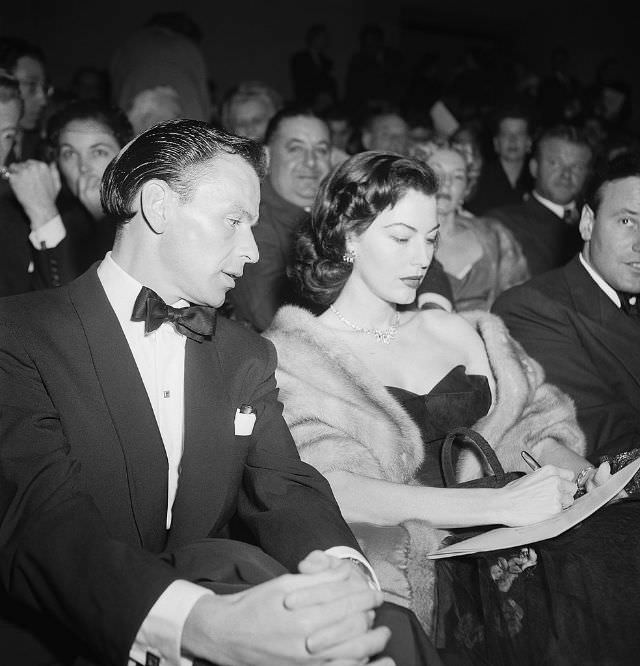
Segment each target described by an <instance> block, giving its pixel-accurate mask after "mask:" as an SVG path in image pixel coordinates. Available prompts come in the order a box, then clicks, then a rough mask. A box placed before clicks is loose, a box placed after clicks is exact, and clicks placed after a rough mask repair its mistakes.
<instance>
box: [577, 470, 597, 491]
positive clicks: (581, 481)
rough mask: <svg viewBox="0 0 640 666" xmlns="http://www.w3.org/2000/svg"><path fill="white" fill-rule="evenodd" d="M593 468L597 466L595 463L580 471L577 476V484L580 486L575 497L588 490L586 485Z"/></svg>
mask: <svg viewBox="0 0 640 666" xmlns="http://www.w3.org/2000/svg"><path fill="white" fill-rule="evenodd" d="M592 469H595V467H594V466H593V465H589V466H588V467H585V468H583V469H581V470H580V471H579V472H578V475H577V476H576V486H577V487H578V492H577V493H576V494H575V497H581V496H582V495H584V494H585V493H586V492H587V489H586V487H585V486H586V483H587V479H588V478H589V473H590V472H591V470H592Z"/></svg>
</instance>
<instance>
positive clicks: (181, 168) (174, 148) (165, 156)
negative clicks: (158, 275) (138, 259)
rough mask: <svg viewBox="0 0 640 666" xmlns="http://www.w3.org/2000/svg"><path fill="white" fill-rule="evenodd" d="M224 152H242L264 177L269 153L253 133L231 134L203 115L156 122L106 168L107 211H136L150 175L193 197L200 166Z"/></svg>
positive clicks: (103, 193) (121, 214)
mask: <svg viewBox="0 0 640 666" xmlns="http://www.w3.org/2000/svg"><path fill="white" fill-rule="evenodd" d="M221 155H238V157H241V158H242V159H243V160H245V161H246V162H247V164H249V166H251V167H252V168H253V169H254V170H255V172H256V173H257V175H258V178H260V179H262V178H263V177H264V173H265V154H264V149H263V148H262V146H261V145H260V144H259V143H257V142H256V141H252V140H251V139H244V138H242V137H238V136H234V135H233V134H228V133H227V132H224V131H223V130H220V129H215V128H213V127H211V126H210V125H209V124H207V123H206V122H203V121H200V120H183V119H180V120H169V121H167V122H163V123H159V124H158V125H154V126H153V127H151V128H150V129H148V130H147V131H146V132H143V133H142V134H140V135H138V136H137V137H136V138H135V139H134V140H133V141H132V142H131V143H129V144H128V145H127V146H125V147H124V148H123V149H122V150H121V151H120V153H119V154H118V156H117V157H115V158H114V159H113V160H112V162H111V163H110V164H109V166H108V167H107V168H106V170H105V172H104V176H103V178H102V187H101V190H100V198H101V201H102V208H103V209H104V211H105V213H106V214H107V215H113V216H114V217H115V218H116V219H118V220H119V221H120V222H121V223H125V222H127V221H128V220H130V219H131V218H132V217H133V216H134V215H135V214H136V209H135V205H134V201H135V198H136V195H137V194H138V192H139V191H140V188H141V187H142V186H143V185H144V184H145V183H146V182H147V181H149V180H152V179H154V178H157V179H159V180H163V181H164V182H165V183H167V185H169V187H170V188H171V189H172V190H174V192H177V193H178V195H179V196H180V198H181V200H182V201H188V200H189V198H190V196H191V194H192V191H193V187H194V185H195V183H196V180H197V172H198V169H199V168H201V167H202V166H204V165H205V164H206V163H207V162H209V161H210V160H212V159H215V158H216V157H219V156H221Z"/></svg>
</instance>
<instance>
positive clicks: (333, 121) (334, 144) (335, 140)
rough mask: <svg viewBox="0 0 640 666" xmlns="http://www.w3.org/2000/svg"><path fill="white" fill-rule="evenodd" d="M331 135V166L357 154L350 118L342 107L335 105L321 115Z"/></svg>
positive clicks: (355, 138)
mask: <svg viewBox="0 0 640 666" xmlns="http://www.w3.org/2000/svg"><path fill="white" fill-rule="evenodd" d="M322 118H323V120H324V121H325V122H326V123H327V125H328V126H329V133H330V134H331V165H332V166H337V165H338V164H341V163H342V162H344V160H346V159H347V157H349V155H351V154H353V153H354V152H357V150H358V147H357V146H356V145H355V144H356V142H357V140H358V137H357V136H356V133H355V132H354V129H353V123H352V122H351V117H350V115H349V114H348V113H347V110H346V108H345V107H344V106H342V105H339V104H335V105H334V106H332V107H330V108H329V109H327V111H325V112H324V113H323V114H322Z"/></svg>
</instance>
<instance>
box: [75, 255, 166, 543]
mask: <svg viewBox="0 0 640 666" xmlns="http://www.w3.org/2000/svg"><path fill="white" fill-rule="evenodd" d="M69 293H70V298H71V301H72V302H73V304H74V307H75V308H76V311H77V313H78V316H79V318H80V321H81V323H82V326H83V328H84V332H85V336H86V339H87V343H88V345H89V348H90V352H91V356H92V359H93V363H94V367H95V370H96V374H97V376H98V380H99V382H100V385H101V389H102V394H103V396H104V400H105V403H106V405H107V409H108V410H109V413H110V415H111V418H112V420H113V423H114V426H115V429H116V432H117V434H118V438H119V440H120V445H121V447H122V452H123V454H124V458H125V461H126V469H127V476H128V484H129V493H130V498H131V504H132V507H133V513H134V516H135V520H136V527H137V530H138V534H139V536H140V540H141V545H142V546H143V547H144V548H146V549H148V550H150V551H152V552H158V551H160V550H162V548H163V546H164V543H165V540H166V507H167V458H166V453H165V450H164V445H163V443H162V438H161V436H160V431H159V429H158V424H157V423H156V420H155V416H154V414H153V409H152V407H151V404H150V402H149V398H148V396H147V392H146V389H145V387H144V384H143V382H142V378H141V377H140V374H139V372H138V369H137V367H136V363H135V360H134V358H133V355H132V353H131V350H130V348H129V345H128V343H127V340H126V338H125V336H124V333H123V332H122V328H121V327H120V323H119V322H118V319H117V317H116V316H115V313H114V312H113V310H112V308H111V305H110V304H109V301H108V300H107V297H106V294H105V293H104V290H103V288H102V285H101V284H100V280H99V279H98V276H97V274H96V271H95V268H93V269H91V270H90V271H89V272H87V273H85V274H84V275H83V276H82V277H81V278H79V279H78V280H76V281H75V282H73V283H72V284H71V285H70V287H69Z"/></svg>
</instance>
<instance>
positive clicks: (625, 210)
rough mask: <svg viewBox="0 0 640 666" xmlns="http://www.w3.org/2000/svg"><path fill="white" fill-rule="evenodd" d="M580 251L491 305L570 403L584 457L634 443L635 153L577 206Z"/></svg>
mask: <svg viewBox="0 0 640 666" xmlns="http://www.w3.org/2000/svg"><path fill="white" fill-rule="evenodd" d="M580 233H581V235H582V238H583V240H584V247H583V250H582V253H581V254H579V255H578V256H576V257H575V258H574V259H572V260H571V261H570V262H569V263H568V264H567V265H566V266H564V267H562V268H560V269H557V270H554V271H550V272H548V273H545V274H544V275H540V276H538V277H535V278H533V279H531V280H530V281H529V282H526V283H524V284H522V285H519V286H517V287H513V288H512V289H510V290H508V291H506V292H504V293H503V294H502V295H501V296H500V297H499V298H498V300H497V301H496V302H495V304H494V307H493V311H494V312H495V313H496V314H498V315H500V316H501V317H502V318H503V319H504V320H505V322H506V323H507V325H508V327H509V331H510V332H511V334H512V335H513V336H514V337H515V338H516V339H517V340H519V341H520V342H521V343H522V344H523V346H524V348H525V349H526V350H527V352H528V353H529V354H531V356H533V357H534V358H536V359H537V360H538V361H539V362H540V363H541V364H542V366H543V367H544V369H545V371H546V373H547V379H548V381H549V382H551V383H552V384H556V385H557V386H558V387H559V388H561V389H562V390H563V391H565V392H566V393H568V394H569V395H570V396H571V397H572V398H573V399H574V401H575V404H576V408H577V416H578V421H579V423H580V425H581V427H582V428H583V430H584V432H585V435H586V437H587V443H588V447H589V448H588V451H589V453H590V457H591V459H592V460H596V459H597V458H598V457H599V456H601V455H610V454H616V453H618V452H620V451H624V450H628V449H632V448H634V447H640V344H638V343H639V342H640V318H639V317H638V316H637V314H638V311H637V307H638V303H636V299H637V298H638V294H640V155H638V154H627V155H622V156H620V157H618V158H616V159H614V160H613V161H611V162H610V163H609V164H607V165H606V166H605V167H604V168H603V170H602V172H601V173H599V174H598V175H597V177H596V178H595V179H594V182H593V188H592V193H591V194H590V196H589V197H588V198H587V202H586V204H585V205H584V206H583V208H582V215H581V218H580Z"/></svg>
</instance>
